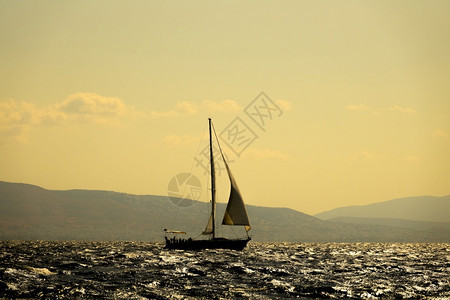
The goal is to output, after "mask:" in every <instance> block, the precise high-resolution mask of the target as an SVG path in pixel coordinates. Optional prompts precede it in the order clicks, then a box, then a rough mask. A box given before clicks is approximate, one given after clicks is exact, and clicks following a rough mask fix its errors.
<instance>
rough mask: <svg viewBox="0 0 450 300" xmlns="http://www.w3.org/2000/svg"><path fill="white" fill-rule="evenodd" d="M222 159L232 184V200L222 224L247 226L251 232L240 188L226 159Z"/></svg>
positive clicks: (229, 201) (230, 199) (229, 200)
mask: <svg viewBox="0 0 450 300" xmlns="http://www.w3.org/2000/svg"><path fill="white" fill-rule="evenodd" d="M222 158H223V162H224V164H225V167H226V169H227V172H228V177H229V178H230V183H231V191H230V198H229V199H228V205H227V208H226V210H225V214H224V216H223V220H222V224H223V225H241V226H245V229H246V230H247V231H249V230H250V229H251V226H250V220H249V219H248V214H247V210H246V208H245V204H244V201H243V200H242V196H241V193H240V192H239V188H238V186H237V184H236V181H235V180H234V177H233V175H232V174H231V171H230V168H229V167H228V164H227V162H226V160H225V157H223V156H222Z"/></svg>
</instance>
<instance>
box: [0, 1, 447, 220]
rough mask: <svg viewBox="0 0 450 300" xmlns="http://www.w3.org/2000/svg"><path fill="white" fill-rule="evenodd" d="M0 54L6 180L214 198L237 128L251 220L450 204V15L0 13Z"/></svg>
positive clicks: (226, 6)
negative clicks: (279, 211) (220, 141)
mask: <svg viewBox="0 0 450 300" xmlns="http://www.w3.org/2000/svg"><path fill="white" fill-rule="evenodd" d="M0 40H1V47H0V66H1V69H0V70H1V71H0V166H1V168H0V180H4V181H12V182H25V183H31V184H37V185H40V186H42V187H44V188H48V189H71V188H83V189H104V190H114V191H119V192H126V193H134V194H160V195H166V194H167V187H168V183H169V181H170V180H171V178H172V177H173V176H175V175H176V174H178V173H181V172H192V173H194V174H196V175H197V176H198V177H199V178H200V179H201V181H202V182H204V188H205V187H206V182H207V179H206V178H204V177H203V172H202V168H201V166H199V165H197V164H196V163H195V160H194V157H195V158H197V159H200V158H202V156H201V150H202V149H203V148H204V147H205V146H206V145H207V144H206V143H207V140H206V136H205V134H206V131H205V130H206V125H207V118H208V117H212V118H213V120H214V123H215V126H216V130H217V131H218V133H219V132H222V131H223V130H224V129H226V128H227V126H229V125H230V124H231V122H232V121H233V120H235V119H236V118H237V117H239V118H240V119H239V120H240V121H242V123H244V124H246V125H247V126H248V128H249V129H251V130H252V132H253V134H254V135H253V137H254V136H257V137H258V138H257V139H255V140H253V139H251V141H253V142H252V143H251V144H250V145H249V146H248V147H247V148H245V149H243V151H241V153H240V157H237V156H236V154H234V153H233V151H231V150H230V149H228V150H226V151H227V154H228V156H229V157H230V159H231V160H233V162H231V163H230V166H231V168H232V170H233V173H234V176H235V177H236V179H237V181H238V183H239V186H240V189H241V192H242V194H243V196H244V198H245V201H246V203H248V204H253V205H261V206H283V207H290V208H294V209H296V210H299V211H302V212H305V213H311V214H312V213H317V212H320V211H322V210H326V209H331V208H334V207H338V206H343V205H355V204H366V203H372V202H377V201H383V200H389V199H393V198H396V197H403V196H414V195H425V194H427V195H435V196H442V195H447V194H450V84H449V83H450V2H449V1H409V0H408V1H0ZM262 91H263V92H265V94H266V95H267V96H268V97H269V98H270V99H271V100H272V101H273V103H271V102H267V103H271V106H270V107H271V108H273V109H275V110H271V111H267V110H264V108H260V109H261V110H260V112H261V113H263V112H265V116H269V113H270V114H271V115H270V116H272V119H269V118H268V117H265V118H264V117H263V119H264V120H265V127H264V130H263V129H262V128H261V127H258V125H257V124H256V122H254V121H253V120H252V119H251V118H250V117H249V116H248V115H247V114H246V113H245V111H246V108H247V107H248V106H249V105H250V106H249V107H248V109H247V111H249V110H250V109H251V108H252V107H254V104H256V105H259V106H261V105H260V104H261V103H259V104H258V103H257V102H253V104H252V101H253V100H254V99H255V98H256V97H257V96H258V95H259V94H260V92H262ZM275 105H276V106H275ZM253 116H254V117H255V118H256V117H257V116H256V115H253ZM259 120H261V119H259ZM241 125H242V124H241ZM228 128H231V127H228ZM249 132H250V130H247V133H249ZM224 136H225V135H224ZM246 139H247V138H243V139H241V141H243V142H242V143H244V142H245V141H246ZM244 145H245V144H244ZM239 147H241V148H242V147H243V146H242V144H241V146H239ZM219 177H220V178H221V179H223V178H225V176H223V174H222V175H219ZM220 178H219V181H220V180H221V179H220ZM227 193H228V191H227V190H221V191H220V192H219V201H222V202H224V201H225V200H226V199H225V198H226V194H227ZM204 194H205V195H206V192H205V193H204ZM206 200H207V199H205V200H204V201H206Z"/></svg>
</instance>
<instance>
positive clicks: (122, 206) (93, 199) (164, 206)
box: [0, 182, 450, 242]
mask: <svg viewBox="0 0 450 300" xmlns="http://www.w3.org/2000/svg"><path fill="white" fill-rule="evenodd" d="M209 205H210V204H209V203H204V202H193V205H192V206H189V207H186V208H180V207H178V206H176V205H174V204H173V202H172V201H171V200H170V198H169V197H166V196H157V195H131V194H124V193H117V192H111V191H92V190H68V191H55V190H47V189H44V188H41V187H38V186H34V185H29V184H22V183H8V182H0V239H1V240H7V239H15V240H103V241H110V240H134V241H162V240H163V229H164V228H168V229H175V230H184V231H187V232H188V233H189V234H190V235H191V236H192V237H196V236H197V235H198V234H199V233H200V232H201V231H202V230H203V229H204V226H205V225H206V222H207V220H208V216H209V213H210V211H209ZM224 209H225V204H223V203H218V206H217V210H218V212H217V215H218V216H219V218H220V217H221V216H222V214H223V211H224ZM247 210H248V214H249V216H250V219H251V223H252V230H251V235H252V237H253V239H254V240H255V241H270V242H450V235H449V234H448V232H446V231H445V230H444V231H439V230H435V229H436V228H431V229H430V228H419V229H418V228H410V227H409V228H408V227H397V226H389V225H386V224H384V223H381V224H352V223H347V222H332V221H323V220H320V219H319V218H316V217H313V216H310V215H307V214H304V213H301V212H298V211H295V210H293V209H289V208H268V207H260V206H251V205H248V206H247ZM219 221H220V220H219ZM219 230H220V231H219V233H222V232H223V233H224V235H233V234H234V233H235V232H236V233H238V230H236V229H232V227H229V226H220V229H219Z"/></svg>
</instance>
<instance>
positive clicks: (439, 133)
mask: <svg viewBox="0 0 450 300" xmlns="http://www.w3.org/2000/svg"><path fill="white" fill-rule="evenodd" d="M433 136H434V137H436V138H444V139H448V138H449V136H450V134H449V133H448V132H446V131H444V130H442V129H440V128H436V129H435V130H434V131H433Z"/></svg>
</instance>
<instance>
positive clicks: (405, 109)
mask: <svg viewBox="0 0 450 300" xmlns="http://www.w3.org/2000/svg"><path fill="white" fill-rule="evenodd" d="M389 110H390V111H397V112H402V113H408V114H413V113H415V112H416V111H415V110H414V109H412V108H408V107H403V106H400V105H394V106H392V107H390V108H389Z"/></svg>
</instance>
